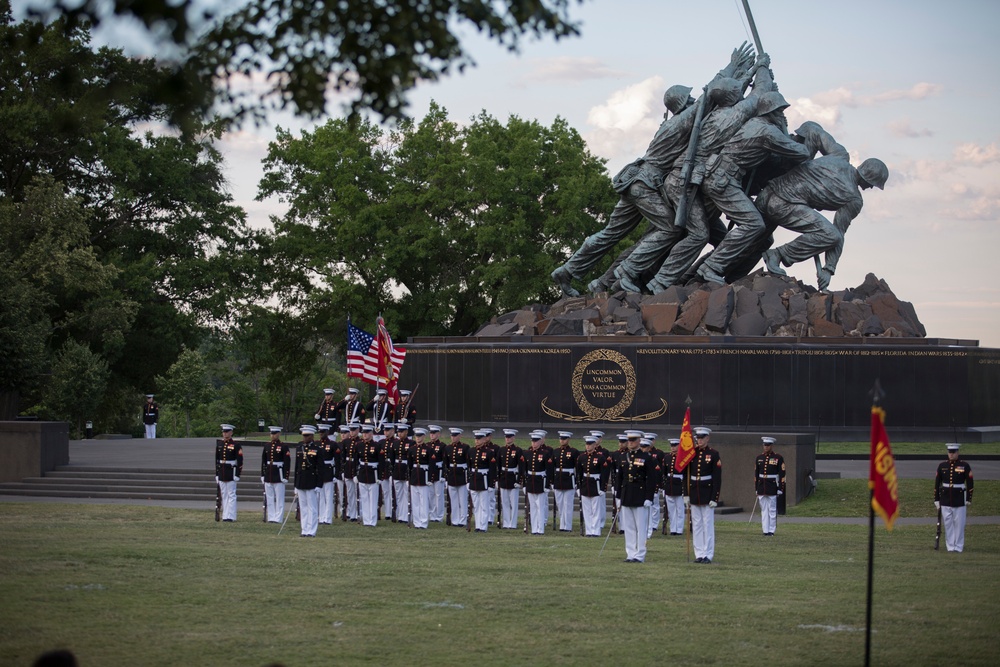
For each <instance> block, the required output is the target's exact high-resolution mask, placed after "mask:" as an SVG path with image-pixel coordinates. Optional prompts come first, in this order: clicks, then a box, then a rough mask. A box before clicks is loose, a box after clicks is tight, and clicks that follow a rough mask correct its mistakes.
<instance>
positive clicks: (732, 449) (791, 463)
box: [658, 431, 816, 512]
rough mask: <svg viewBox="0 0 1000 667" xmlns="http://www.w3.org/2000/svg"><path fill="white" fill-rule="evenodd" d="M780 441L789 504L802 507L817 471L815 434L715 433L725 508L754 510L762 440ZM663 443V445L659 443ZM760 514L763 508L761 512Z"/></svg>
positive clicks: (713, 444) (778, 449)
mask: <svg viewBox="0 0 1000 667" xmlns="http://www.w3.org/2000/svg"><path fill="white" fill-rule="evenodd" d="M763 435H769V436H771V437H774V438H775V439H776V441H777V442H776V443H775V445H774V451H775V453H777V454H781V456H782V457H783V458H784V459H785V495H786V499H785V505H786V507H794V506H795V505H798V504H799V503H800V502H801V501H802V500H803V499H804V498H805V497H806V494H807V493H808V490H809V478H808V473H809V471H810V470H812V471H815V470H816V436H815V435H813V434H811V433H750V432H743V431H740V432H733V431H728V432H727V431H712V438H711V440H710V446H711V447H713V448H715V449H717V450H718V451H719V456H720V457H721V458H722V494H721V495H720V500H721V501H722V502H723V504H725V505H730V506H739V507H742V508H743V509H744V510H745V511H747V512H749V511H751V508H752V507H753V506H754V501H755V499H756V496H757V494H756V491H755V488H754V483H753V479H754V460H755V459H756V458H757V455H758V454H760V453H761V452H762V451H763V449H762V448H761V442H760V438H761V436H763ZM658 444H661V446H662V443H658ZM758 512H759V509H758Z"/></svg>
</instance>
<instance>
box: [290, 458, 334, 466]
mask: <svg viewBox="0 0 1000 667" xmlns="http://www.w3.org/2000/svg"><path fill="white" fill-rule="evenodd" d="M323 463H325V464H327V465H328V466H335V465H337V459H330V460H329V461H323ZM278 465H281V464H280V463H279V464H278Z"/></svg>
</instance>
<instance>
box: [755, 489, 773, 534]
mask: <svg viewBox="0 0 1000 667" xmlns="http://www.w3.org/2000/svg"><path fill="white" fill-rule="evenodd" d="M757 500H758V501H760V530H761V532H763V533H773V532H774V528H775V526H777V525H778V496H757Z"/></svg>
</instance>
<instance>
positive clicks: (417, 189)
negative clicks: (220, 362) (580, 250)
mask: <svg viewBox="0 0 1000 667" xmlns="http://www.w3.org/2000/svg"><path fill="white" fill-rule="evenodd" d="M264 166H265V175H264V178H263V179H262V180H261V182H260V185H259V188H258V196H259V197H261V198H263V197H268V196H277V197H278V198H280V199H281V200H282V201H284V202H286V203H287V204H288V206H289V210H288V212H287V213H286V214H285V215H284V216H282V217H281V218H277V219H275V220H274V224H275V231H274V236H273V238H272V240H271V243H270V244H269V245H270V251H271V253H272V257H273V262H274V264H275V266H276V267H278V266H280V267H284V269H283V270H281V271H278V272H277V274H276V277H275V283H274V284H275V286H276V290H277V293H279V294H281V295H282V300H283V301H285V302H287V303H293V304H296V306H297V307H299V308H300V309H301V312H302V313H304V314H305V315H306V316H307V319H309V321H311V322H313V323H314V328H315V330H316V331H317V332H319V333H320V334H321V335H322V336H323V337H325V338H326V339H327V340H330V341H333V342H334V343H335V344H337V345H341V344H342V343H341V341H344V340H345V339H346V332H345V326H346V325H345V316H346V315H347V314H348V313H350V314H352V315H353V316H354V319H355V321H357V322H361V323H364V322H371V321H373V320H374V319H375V316H376V315H377V314H379V313H382V314H383V315H384V316H385V318H386V321H387V322H388V323H389V324H390V327H391V329H392V330H393V332H394V333H397V335H398V336H399V337H400V338H402V337H405V336H411V335H442V334H448V335H465V334H468V333H470V331H472V330H474V329H476V328H477V327H478V326H479V325H480V324H481V323H482V322H484V321H486V320H487V319H489V318H490V317H491V316H492V315H496V314H498V313H502V312H506V311H509V310H513V309H516V308H519V307H521V306H523V305H524V304H526V303H531V302H534V301H546V300H552V299H554V298H555V296H556V293H555V288H554V287H553V285H552V284H551V280H550V279H549V272H550V271H551V270H552V267H554V266H555V265H556V263H557V262H558V261H561V260H562V259H563V258H564V257H565V255H566V252H567V248H572V247H575V246H576V245H578V244H579V243H580V242H581V241H582V240H583V238H585V236H586V235H587V234H589V233H592V232H593V231H594V230H596V229H598V228H600V227H601V226H603V224H604V221H605V220H606V218H607V215H608V214H609V213H610V210H611V208H612V206H613V205H614V202H615V194H614V191H613V189H612V188H611V184H610V180H609V179H608V177H607V173H606V171H605V169H604V163H603V160H601V159H599V158H596V157H594V156H593V155H591V154H590V153H589V151H588V150H587V148H586V145H585V143H584V142H583V139H582V138H581V137H580V135H579V134H578V133H577V132H576V131H575V130H573V129H572V128H570V127H569V126H568V125H567V124H566V123H565V121H563V120H562V119H557V120H556V121H555V122H554V123H553V124H552V126H551V127H545V126H543V125H541V124H540V123H538V122H537V121H525V120H522V119H520V118H518V117H516V116H512V117H511V118H509V119H508V121H507V123H506V124H503V123H500V122H499V121H497V120H496V119H494V118H492V117H491V116H489V115H488V114H487V113H485V112H483V113H481V114H479V115H478V116H476V117H475V118H473V119H472V121H471V122H470V123H469V124H468V125H466V126H464V127H459V126H458V125H457V124H455V123H453V122H451V121H449V120H448V119H447V112H446V111H445V110H444V109H442V108H440V107H438V106H437V105H432V107H431V109H430V112H429V113H428V114H427V116H426V117H425V118H424V119H423V120H422V121H421V122H420V123H419V124H417V123H412V122H405V123H403V124H402V125H401V126H400V128H399V129H398V130H397V131H394V132H389V131H386V130H383V129H381V128H379V127H377V126H375V125H373V124H372V123H370V122H367V121H357V122H352V121H349V120H331V121H328V122H327V124H326V125H324V126H322V127H320V128H317V129H316V130H315V131H313V132H304V133H303V134H302V135H301V137H298V138H294V137H292V136H291V134H290V133H288V132H285V131H281V132H279V134H278V138H277V140H276V141H275V142H273V143H272V144H271V146H270V149H269V152H268V156H267V158H266V159H265V162H264ZM331 306H335V307H331ZM369 327H370V325H369Z"/></svg>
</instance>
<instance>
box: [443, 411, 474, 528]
mask: <svg viewBox="0 0 1000 667" xmlns="http://www.w3.org/2000/svg"><path fill="white" fill-rule="evenodd" d="M448 431H449V433H450V434H451V444H449V445H447V446H446V447H445V448H444V456H445V468H444V470H445V476H446V478H447V480H448V500H449V502H450V504H451V525H453V526H463V527H464V526H465V525H466V522H467V521H468V518H469V495H468V494H469V486H468V484H469V480H468V470H469V446H468V445H467V444H465V443H464V442H462V440H461V437H462V429H460V428H450V429H448Z"/></svg>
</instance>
